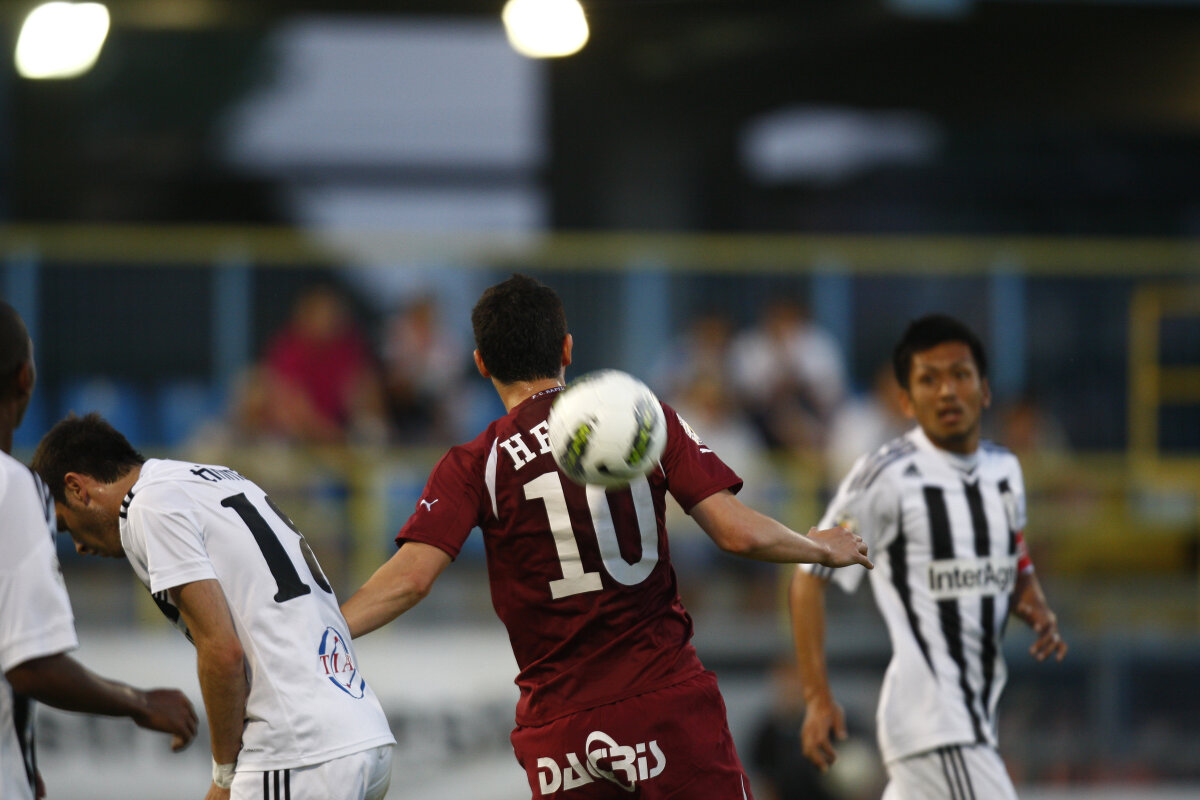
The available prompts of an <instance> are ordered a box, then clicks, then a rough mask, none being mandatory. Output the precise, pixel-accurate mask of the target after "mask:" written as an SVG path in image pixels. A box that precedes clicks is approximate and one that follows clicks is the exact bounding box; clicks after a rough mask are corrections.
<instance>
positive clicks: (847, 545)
mask: <svg viewBox="0 0 1200 800" xmlns="http://www.w3.org/2000/svg"><path fill="white" fill-rule="evenodd" d="M808 538H810V539H812V540H814V541H816V542H819V543H820V544H822V545H824V546H825V550H826V555H825V558H823V559H822V560H821V563H822V564H823V565H824V566H826V567H848V566H850V565H851V564H861V565H863V566H864V567H866V568H867V569H874V568H875V565H874V564H872V563H871V560H870V559H869V558H867V543H866V542H864V541H863V538H862V537H861V536H859V535H858V534H857V533H851V532H850V531H848V530H846V529H845V528H843V527H842V526H840V525H838V526H835V527H832V528H826V529H825V530H822V531H819V530H817V529H816V527H812V528H809V529H808Z"/></svg>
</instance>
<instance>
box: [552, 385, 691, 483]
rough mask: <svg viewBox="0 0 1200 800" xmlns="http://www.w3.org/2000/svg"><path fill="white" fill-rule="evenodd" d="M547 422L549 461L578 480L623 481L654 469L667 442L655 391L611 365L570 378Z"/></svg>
mask: <svg viewBox="0 0 1200 800" xmlns="http://www.w3.org/2000/svg"><path fill="white" fill-rule="evenodd" d="M546 421H547V423H548V424H549V428H550V430H549V434H550V452H551V453H552V454H553V455H554V463H556V464H558V468H559V469H561V470H562V471H563V472H564V473H565V474H566V476H567V477H568V478H570V479H571V480H573V481H575V482H576V483H580V484H588V483H591V484H596V485H598V486H604V487H606V488H610V489H612V488H617V487H621V486H626V485H628V484H629V482H630V481H632V480H633V479H634V478H636V477H638V476H639V475H644V474H646V473H647V472H649V471H650V470H652V469H654V467H655V465H657V464H658V459H659V458H660V457H661V456H662V453H663V448H664V447H666V445H667V420H666V417H664V416H663V410H662V404H661V403H659V402H658V398H657V397H655V396H654V392H652V391H650V388H649V387H648V386H646V384H644V383H642V382H641V381H639V380H638V379H637V378H635V377H633V376H632V375H629V374H627V373H625V372H621V371H619V370H615V369H606V370H600V371H598V372H590V373H588V374H586V375H583V376H580V377H579V378H576V379H575V380H574V381H572V382H571V383H570V385H569V386H567V388H566V389H564V390H563V391H562V392H561V393H560V394H559V395H558V397H557V398H556V399H555V401H554V405H552V406H551V407H550V416H549V417H548V418H547V420H546Z"/></svg>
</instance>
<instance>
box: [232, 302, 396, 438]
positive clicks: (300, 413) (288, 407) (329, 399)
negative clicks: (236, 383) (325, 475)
mask: <svg viewBox="0 0 1200 800" xmlns="http://www.w3.org/2000/svg"><path fill="white" fill-rule="evenodd" d="M249 384H250V385H248V386H247V387H246V395H247V396H246V397H245V398H244V399H245V400H247V401H249V402H250V407H249V408H246V409H242V410H241V411H240V412H239V413H244V414H252V415H254V414H257V415H261V418H260V419H258V420H257V421H258V422H261V423H262V424H263V425H264V427H265V429H266V431H267V432H268V433H269V434H277V435H282V436H284V437H286V438H288V439H290V440H293V441H300V442H308V443H314V444H341V443H344V442H347V441H356V442H377V441H380V440H382V439H383V437H384V434H385V431H386V426H385V424H384V416H383V396H382V391H381V387H380V380H379V372H378V369H377V367H376V365H375V362H374V359H373V358H372V355H371V351H370V348H369V347H368V345H367V340H366V339H365V337H364V336H363V335H362V333H361V332H360V331H359V329H358V326H357V325H355V323H354V320H353V318H352V317H351V315H350V311H349V308H348V306H347V303H346V300H345V298H344V297H343V296H342V295H341V294H340V293H339V292H338V291H337V290H336V289H334V288H333V287H331V286H327V285H323V284H322V285H318V286H314V287H312V288H310V289H308V290H306V291H305V292H303V293H302V294H301V295H300V297H299V298H298V299H297V301H296V303H295V305H294V306H293V310H292V317H291V321H290V322H289V323H288V325H287V326H286V327H284V329H283V330H281V331H279V332H278V333H277V334H275V336H274V337H273V338H272V339H271V340H270V342H269V343H268V345H267V349H266V355H265V357H264V359H263V363H262V367H261V369H260V370H258V371H256V372H252V373H251V374H250V376H249ZM247 421H253V420H247Z"/></svg>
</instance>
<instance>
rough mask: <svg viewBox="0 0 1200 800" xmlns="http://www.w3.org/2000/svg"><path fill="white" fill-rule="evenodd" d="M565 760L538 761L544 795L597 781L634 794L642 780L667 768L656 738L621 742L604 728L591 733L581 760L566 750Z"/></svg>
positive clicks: (544, 758) (539, 787) (540, 759)
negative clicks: (645, 740) (626, 742)
mask: <svg viewBox="0 0 1200 800" xmlns="http://www.w3.org/2000/svg"><path fill="white" fill-rule="evenodd" d="M562 760H563V762H565V763H563V764H560V763H559V761H558V760H557V759H554V758H550V757H542V758H539V759H538V760H537V779H538V789H539V790H540V792H541V793H542V794H543V795H547V794H553V793H555V792H557V791H559V790H560V789H562V790H563V791H570V790H571V789H578V788H579V787H580V786H586V785H587V784H589V783H592V782H593V781H597V780H603V781H607V782H609V783H611V784H613V785H615V786H618V787H620V788H621V789H623V790H624V791H626V792H629V793H631V794H632V793H633V791H634V790H635V789H636V788H637V785H638V783H639V782H641V781H648V780H651V779H653V778H657V777H658V776H659V775H661V774H662V771H663V770H664V769H666V767H667V757H666V756H665V755H664V754H663V751H662V748H660V747H659V746H658V741H657V740H654V739H652V740H651V741H649V742H639V743H638V744H635V745H620V744H617V741H616V740H615V739H613V738H612V737H611V736H609V735H608V734H607V733H605V732H604V731H592V732H591V733H589V734H588V737H587V741H586V742H585V743H584V748H583V758H582V759H581V758H580V757H579V756H578V755H577V754H575V753H567V754H566V755H565V756H564V757H563V759H562Z"/></svg>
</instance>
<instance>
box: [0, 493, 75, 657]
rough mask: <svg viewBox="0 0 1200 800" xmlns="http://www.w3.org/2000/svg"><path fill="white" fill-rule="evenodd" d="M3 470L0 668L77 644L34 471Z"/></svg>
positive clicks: (48, 654) (0, 503)
mask: <svg viewBox="0 0 1200 800" xmlns="http://www.w3.org/2000/svg"><path fill="white" fill-rule="evenodd" d="M29 478H30V479H29V482H28V487H26V486H25V485H23V484H22V483H21V482H20V480H19V477H18V476H15V475H14V474H13V473H12V472H9V473H8V474H7V475H6V476H5V475H3V474H0V481H2V482H3V483H0V520H3V521H4V523H3V534H4V535H3V540H2V541H0V555H2V557H3V561H2V562H0V609H3V613H2V614H0V670H2V671H4V672H7V671H8V670H10V669H12V668H13V667H16V666H18V665H20V664H23V663H25V662H26V661H29V660H30V659H33V658H41V657H44V656H52V655H56V654H58V653H65V652H67V651H68V650H74V649H75V648H76V647H78V646H79V640H78V639H77V638H76V636H75V618H74V616H73V615H72V613H71V600H70V598H69V597H68V596H67V588H66V586H65V585H64V584H63V577H62V570H61V569H59V565H58V554H57V553H56V552H55V549H54V540H53V539H52V538H51V534H50V528H49V526H48V524H47V520H46V514H45V510H44V508H43V507H42V504H41V503H40V501H39V500H40V498H39V497H38V494H37V491H36V489H35V484H34V482H33V477H32V475H30V476H29Z"/></svg>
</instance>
